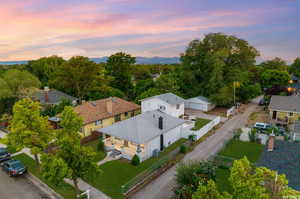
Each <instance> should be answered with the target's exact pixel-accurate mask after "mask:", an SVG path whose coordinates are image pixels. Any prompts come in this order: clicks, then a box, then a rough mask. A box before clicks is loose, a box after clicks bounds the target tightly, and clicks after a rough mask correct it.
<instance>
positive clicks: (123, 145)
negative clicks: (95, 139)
mask: <svg viewBox="0 0 300 199" xmlns="http://www.w3.org/2000/svg"><path fill="white" fill-rule="evenodd" d="M104 137H105V139H104V140H103V142H104V145H105V149H106V150H107V151H113V150H117V151H120V152H121V157H123V158H126V159H128V160H131V159H132V157H133V156H134V155H138V156H139V157H140V160H141V161H143V160H145V159H146V153H145V145H144V144H135V143H133V142H130V141H127V140H123V139H120V138H117V137H114V136H104Z"/></svg>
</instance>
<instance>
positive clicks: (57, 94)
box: [34, 88, 78, 104]
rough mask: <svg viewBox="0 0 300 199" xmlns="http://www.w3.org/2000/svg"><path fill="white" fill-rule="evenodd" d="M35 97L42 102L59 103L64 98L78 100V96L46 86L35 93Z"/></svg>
mask: <svg viewBox="0 0 300 199" xmlns="http://www.w3.org/2000/svg"><path fill="white" fill-rule="evenodd" d="M34 98H35V99H36V100H38V101H39V102H40V103H41V104H59V103H60V102H61V100H62V99H67V100H70V101H71V102H73V101H77V100H78V99H77V98H76V97H72V96H70V95H68V94H66V93H63V92H61V91H59V90H55V89H48V88H45V89H43V90H39V91H37V92H36V93H35V95H34Z"/></svg>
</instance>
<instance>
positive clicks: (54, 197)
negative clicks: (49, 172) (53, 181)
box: [25, 172, 64, 199]
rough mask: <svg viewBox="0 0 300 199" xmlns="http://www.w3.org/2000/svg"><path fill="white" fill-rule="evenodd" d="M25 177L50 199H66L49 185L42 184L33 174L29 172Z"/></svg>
mask: <svg viewBox="0 0 300 199" xmlns="http://www.w3.org/2000/svg"><path fill="white" fill-rule="evenodd" d="M25 177H26V178H27V179H28V180H29V181H30V182H32V184H34V185H35V186H37V187H38V188H39V189H41V191H43V192H44V193H46V194H47V195H48V196H49V197H50V199H64V198H63V197H62V196H61V195H60V194H58V193H57V192H55V191H54V190H53V189H52V188H50V187H49V186H48V185H47V184H45V183H44V182H42V181H41V180H40V179H38V178H37V177H35V176H34V175H32V174H31V173H29V172H28V173H27V175H25Z"/></svg>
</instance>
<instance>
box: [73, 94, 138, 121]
mask: <svg viewBox="0 0 300 199" xmlns="http://www.w3.org/2000/svg"><path fill="white" fill-rule="evenodd" d="M109 101H110V102H111V103H112V111H111V112H108V110H107V103H108V102H109ZM139 108H140V106H139V105H137V104H134V103H132V102H128V101H126V100H123V99H121V98H118V97H111V98H106V99H101V100H97V101H93V102H85V103H83V104H81V105H79V106H76V107H75V108H74V110H75V112H77V113H78V114H79V115H80V116H81V117H83V120H84V124H88V123H91V122H95V121H97V120H102V119H105V118H109V117H113V116H115V115H118V114H121V113H125V112H129V111H135V110H138V109H139Z"/></svg>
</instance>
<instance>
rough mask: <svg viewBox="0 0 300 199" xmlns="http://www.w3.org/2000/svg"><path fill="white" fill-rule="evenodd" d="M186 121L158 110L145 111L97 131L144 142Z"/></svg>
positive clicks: (138, 142) (131, 140) (140, 142)
mask: <svg viewBox="0 0 300 199" xmlns="http://www.w3.org/2000/svg"><path fill="white" fill-rule="evenodd" d="M159 117H162V118H163V129H162V130H161V129H159V128H158V118H159ZM183 123H186V121H185V120H182V119H179V118H176V117H173V116H170V115H168V114H165V113H162V112H160V111H158V110H155V111H147V112H144V113H142V114H139V115H137V116H135V117H132V118H129V119H127V120H123V121H120V122H117V123H115V124H113V125H111V126H107V127H105V128H102V129H98V130H97V131H99V132H102V133H105V134H108V135H111V136H115V137H117V138H120V139H123V140H127V141H130V142H134V143H136V144H145V143H146V142H148V141H150V140H152V139H153V138H155V137H157V136H159V135H161V134H163V133H166V132H168V131H170V130H171V129H174V128H176V127H178V126H179V125H181V124H183Z"/></svg>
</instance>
